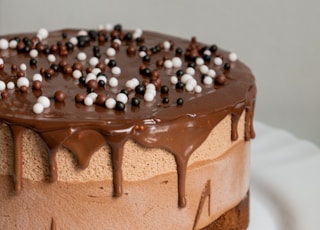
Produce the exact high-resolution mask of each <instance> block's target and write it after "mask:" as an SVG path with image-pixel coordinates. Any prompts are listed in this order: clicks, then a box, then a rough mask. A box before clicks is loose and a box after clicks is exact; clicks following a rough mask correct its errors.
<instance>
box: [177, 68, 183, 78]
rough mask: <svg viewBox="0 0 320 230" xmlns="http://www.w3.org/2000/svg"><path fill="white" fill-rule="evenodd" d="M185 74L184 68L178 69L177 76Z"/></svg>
mask: <svg viewBox="0 0 320 230" xmlns="http://www.w3.org/2000/svg"><path fill="white" fill-rule="evenodd" d="M183 74H184V71H183V70H182V69H179V70H177V72H176V76H177V77H181V76H182V75H183Z"/></svg>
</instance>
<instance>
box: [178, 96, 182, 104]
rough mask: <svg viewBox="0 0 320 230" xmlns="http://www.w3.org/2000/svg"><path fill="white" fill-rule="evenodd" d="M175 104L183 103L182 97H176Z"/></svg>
mask: <svg viewBox="0 0 320 230" xmlns="http://www.w3.org/2000/svg"><path fill="white" fill-rule="evenodd" d="M177 105H183V99H182V98H181V97H180V98H178V99H177Z"/></svg>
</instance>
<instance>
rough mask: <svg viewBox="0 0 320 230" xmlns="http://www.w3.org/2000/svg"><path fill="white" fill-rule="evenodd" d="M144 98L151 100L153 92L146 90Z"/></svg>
mask: <svg viewBox="0 0 320 230" xmlns="http://www.w3.org/2000/svg"><path fill="white" fill-rule="evenodd" d="M143 98H144V100H145V101H149V102H150V101H153V99H154V95H153V93H151V92H146V93H145V94H144V97H143Z"/></svg>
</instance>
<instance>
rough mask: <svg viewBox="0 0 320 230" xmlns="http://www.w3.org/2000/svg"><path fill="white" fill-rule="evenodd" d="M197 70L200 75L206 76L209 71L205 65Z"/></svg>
mask: <svg viewBox="0 0 320 230" xmlns="http://www.w3.org/2000/svg"><path fill="white" fill-rule="evenodd" d="M199 70H200V73H202V74H206V73H208V71H209V67H208V66H207V65H202V66H200V68H199Z"/></svg>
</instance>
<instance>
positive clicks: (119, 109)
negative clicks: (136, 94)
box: [115, 101, 126, 111]
mask: <svg viewBox="0 0 320 230" xmlns="http://www.w3.org/2000/svg"><path fill="white" fill-rule="evenodd" d="M125 108H126V106H125V104H123V103H122V102H121V101H117V102H116V106H115V109H116V110H118V111H123V110H124V109H125Z"/></svg>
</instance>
